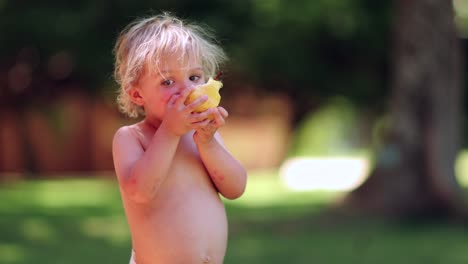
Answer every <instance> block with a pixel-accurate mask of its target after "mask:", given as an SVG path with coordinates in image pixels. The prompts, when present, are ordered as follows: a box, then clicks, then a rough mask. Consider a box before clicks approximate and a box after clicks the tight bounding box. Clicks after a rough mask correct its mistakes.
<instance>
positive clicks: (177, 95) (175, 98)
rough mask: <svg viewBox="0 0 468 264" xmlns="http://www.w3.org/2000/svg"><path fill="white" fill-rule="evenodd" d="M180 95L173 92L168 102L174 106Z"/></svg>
mask: <svg viewBox="0 0 468 264" xmlns="http://www.w3.org/2000/svg"><path fill="white" fill-rule="evenodd" d="M179 96H180V95H179V94H173V95H172V96H171V97H170V98H169V100H168V101H167V104H168V105H170V106H173V105H174V104H175V103H176V100H177V99H178V98H179Z"/></svg>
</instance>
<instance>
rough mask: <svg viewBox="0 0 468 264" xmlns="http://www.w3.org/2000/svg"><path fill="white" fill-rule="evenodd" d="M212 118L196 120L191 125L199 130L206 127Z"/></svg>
mask: <svg viewBox="0 0 468 264" xmlns="http://www.w3.org/2000/svg"><path fill="white" fill-rule="evenodd" d="M210 121H211V120H209V119H204V120H202V121H199V122H194V123H192V124H191V125H190V127H191V128H192V129H195V130H198V129H201V128H204V127H206V126H207V125H208V124H209V123H210Z"/></svg>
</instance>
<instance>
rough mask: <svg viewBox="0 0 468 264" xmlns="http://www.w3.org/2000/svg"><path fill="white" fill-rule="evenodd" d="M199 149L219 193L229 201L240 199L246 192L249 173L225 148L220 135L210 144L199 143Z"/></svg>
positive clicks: (215, 135)
mask: <svg viewBox="0 0 468 264" xmlns="http://www.w3.org/2000/svg"><path fill="white" fill-rule="evenodd" d="M197 147H198V151H199V153H200V157H201V159H202V161H203V164H204V165H205V168H206V169H207V170H208V173H209V174H210V177H211V179H212V180H213V182H214V184H215V185H216V188H217V189H218V191H219V192H220V193H221V194H222V195H223V196H224V197H226V198H228V199H236V198H239V197H240V196H241V195H242V194H243V193H244V191H245V186H246V182H247V173H246V171H245V169H244V167H243V166H242V165H241V164H240V163H239V161H237V160H236V159H235V158H234V157H233V156H232V155H231V154H230V153H229V151H228V150H227V149H226V148H225V147H224V145H223V142H222V139H221V136H220V135H219V133H217V132H216V133H215V134H214V137H213V139H212V140H210V141H209V142H198V143H197Z"/></svg>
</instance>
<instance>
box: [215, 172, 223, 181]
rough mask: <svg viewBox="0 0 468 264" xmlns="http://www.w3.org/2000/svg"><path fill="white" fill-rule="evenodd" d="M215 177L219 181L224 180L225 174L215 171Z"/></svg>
mask: <svg viewBox="0 0 468 264" xmlns="http://www.w3.org/2000/svg"><path fill="white" fill-rule="evenodd" d="M213 178H214V179H215V180H218V181H224V176H223V175H222V174H219V173H218V171H213Z"/></svg>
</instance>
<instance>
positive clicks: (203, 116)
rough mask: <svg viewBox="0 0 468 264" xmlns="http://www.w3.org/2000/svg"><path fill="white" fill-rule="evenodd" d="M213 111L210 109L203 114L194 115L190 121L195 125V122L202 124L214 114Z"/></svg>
mask: <svg viewBox="0 0 468 264" xmlns="http://www.w3.org/2000/svg"><path fill="white" fill-rule="evenodd" d="M213 112H214V111H213V109H211V108H210V109H208V110H206V111H203V112H200V113H192V114H191V115H190V118H189V121H190V122H191V123H195V122H200V121H202V120H205V119H207V118H208V117H209V116H210V115H212V114H213Z"/></svg>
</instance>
